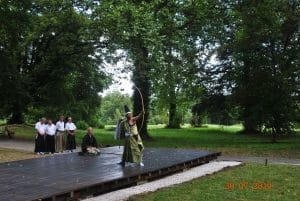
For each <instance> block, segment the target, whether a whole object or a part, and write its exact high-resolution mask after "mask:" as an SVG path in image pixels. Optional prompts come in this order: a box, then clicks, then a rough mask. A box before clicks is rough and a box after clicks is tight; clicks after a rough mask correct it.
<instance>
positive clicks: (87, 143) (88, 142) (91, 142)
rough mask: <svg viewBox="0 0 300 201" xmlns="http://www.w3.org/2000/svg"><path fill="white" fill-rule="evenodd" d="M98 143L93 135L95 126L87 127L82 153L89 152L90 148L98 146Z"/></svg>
mask: <svg viewBox="0 0 300 201" xmlns="http://www.w3.org/2000/svg"><path fill="white" fill-rule="evenodd" d="M97 147H98V143H97V140H96V138H95V137H94V135H93V128H92V127H89V128H88V129H87V134H86V135H85V136H84V137H83V139H82V144H81V149H82V153H87V152H88V149H89V148H97Z"/></svg>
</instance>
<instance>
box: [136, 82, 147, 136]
mask: <svg viewBox="0 0 300 201" xmlns="http://www.w3.org/2000/svg"><path fill="white" fill-rule="evenodd" d="M134 87H135V88H136V89H137V91H138V92H139V94H140V98H141V103H142V109H143V111H142V112H143V118H142V123H141V126H140V130H139V134H140V133H141V130H142V127H143V124H144V116H145V108H144V99H143V95H142V92H141V90H140V89H139V88H138V87H137V86H136V85H134Z"/></svg>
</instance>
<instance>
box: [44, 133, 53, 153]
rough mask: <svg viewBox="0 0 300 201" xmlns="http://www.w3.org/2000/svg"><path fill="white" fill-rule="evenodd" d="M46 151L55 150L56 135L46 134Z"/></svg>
mask: <svg viewBox="0 0 300 201" xmlns="http://www.w3.org/2000/svg"><path fill="white" fill-rule="evenodd" d="M46 151H47V152H51V153H54V152H55V138H54V135H52V136H51V135H46Z"/></svg>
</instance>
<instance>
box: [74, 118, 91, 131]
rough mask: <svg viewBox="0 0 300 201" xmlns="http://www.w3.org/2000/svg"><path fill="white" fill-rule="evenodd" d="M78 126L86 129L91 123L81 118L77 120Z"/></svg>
mask: <svg viewBox="0 0 300 201" xmlns="http://www.w3.org/2000/svg"><path fill="white" fill-rule="evenodd" d="M76 127H77V128H78V129H81V130H86V129H87V128H88V127H89V125H88V124H87V123H86V122H85V121H84V120H79V121H77V122H76Z"/></svg>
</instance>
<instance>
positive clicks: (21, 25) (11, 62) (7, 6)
mask: <svg viewBox="0 0 300 201" xmlns="http://www.w3.org/2000/svg"><path fill="white" fill-rule="evenodd" d="M0 8H1V9H0V24H1V27H0V63H1V74H0V95H1V97H0V104H1V109H0V115H1V117H9V118H10V122H14V123H21V122H22V121H23V118H22V112H23V111H24V109H25V108H26V105H27V104H28V103H29V101H30V95H29V93H28V91H27V87H28V85H29V83H28V75H27V74H26V72H25V71H26V68H27V66H26V65H25V64H26V59H27V58H26V57H25V46H26V38H27V37H28V35H29V34H30V27H31V23H30V18H31V13H30V12H29V11H30V8H31V1H7V0H5V1H1V2H0Z"/></svg>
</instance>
